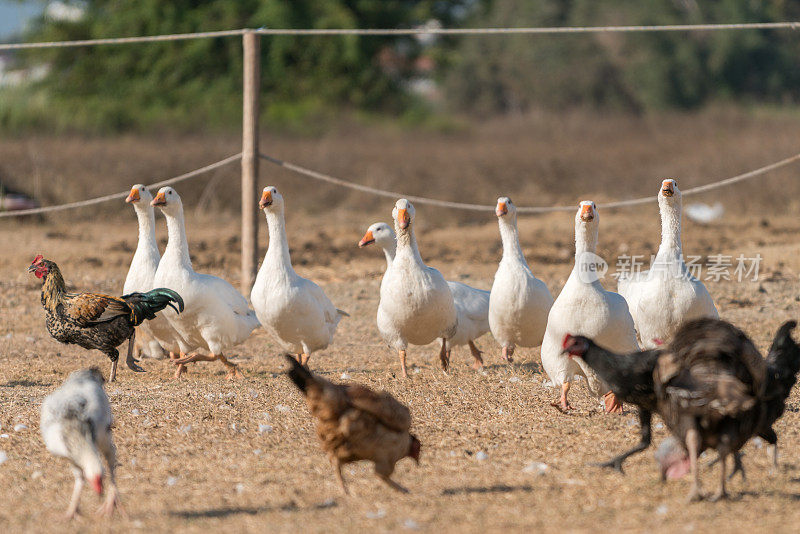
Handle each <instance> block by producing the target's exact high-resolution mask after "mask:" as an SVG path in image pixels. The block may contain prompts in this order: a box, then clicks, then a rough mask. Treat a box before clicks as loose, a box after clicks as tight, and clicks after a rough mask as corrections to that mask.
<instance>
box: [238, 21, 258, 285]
mask: <svg viewBox="0 0 800 534" xmlns="http://www.w3.org/2000/svg"><path fill="white" fill-rule="evenodd" d="M242 45H243V46H244V84H243V86H244V87H243V96H244V99H243V100H244V103H243V106H242V278H241V289H242V293H244V296H245V298H249V296H250V289H251V288H252V287H253V282H254V281H255V275H256V267H257V266H258V260H257V258H256V255H257V252H258V210H257V209H256V206H257V205H258V198H257V196H256V195H257V194H258V193H257V191H256V186H257V183H258V160H259V149H258V115H259V96H260V93H261V91H260V89H261V36H260V35H258V34H257V33H253V32H246V33H245V34H244V35H243V36H242Z"/></svg>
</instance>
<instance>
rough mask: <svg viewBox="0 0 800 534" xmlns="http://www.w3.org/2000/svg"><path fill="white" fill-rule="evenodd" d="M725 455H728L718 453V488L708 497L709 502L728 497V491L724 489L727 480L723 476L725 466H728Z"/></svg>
mask: <svg viewBox="0 0 800 534" xmlns="http://www.w3.org/2000/svg"><path fill="white" fill-rule="evenodd" d="M727 456H728V455H727V454H723V453H720V455H719V469H720V478H719V489H718V490H717V492H716V493H715V494H714V495H712V496H711V497H710V498H709V500H710V501H711V502H716V501H719V500H721V499H727V498H728V492H727V490H726V489H725V482H726V481H727V477H726V476H725V473H726V468H727V466H728V463H727V462H726V461H725V460H727Z"/></svg>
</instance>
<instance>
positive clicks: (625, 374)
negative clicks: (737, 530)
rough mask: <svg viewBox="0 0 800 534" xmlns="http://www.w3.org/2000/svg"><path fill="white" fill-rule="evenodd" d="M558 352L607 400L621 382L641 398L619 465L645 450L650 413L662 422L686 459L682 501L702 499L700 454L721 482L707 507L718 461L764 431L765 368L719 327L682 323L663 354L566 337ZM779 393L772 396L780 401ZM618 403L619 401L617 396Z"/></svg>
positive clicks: (737, 333) (726, 327) (738, 334)
mask: <svg viewBox="0 0 800 534" xmlns="http://www.w3.org/2000/svg"><path fill="white" fill-rule="evenodd" d="M782 328H783V327H782ZM779 334H780V331H779ZM563 346H564V351H565V352H568V353H569V354H570V355H571V356H575V357H580V358H583V360H584V361H585V362H586V363H587V364H588V365H589V366H590V367H592V369H594V370H595V372H597V374H598V375H599V376H600V377H601V378H602V379H603V380H605V381H606V382H607V383H608V384H610V385H611V387H612V390H614V391H615V393H616V390H615V389H614V388H619V387H620V384H625V383H627V384H628V388H629V389H635V390H637V391H639V392H640V394H641V398H640V399H639V401H638V402H637V401H636V400H632V401H631V402H633V403H634V404H637V405H638V406H639V409H640V413H645V414H647V416H646V417H645V418H643V423H644V422H645V421H646V422H647V423H648V424H647V429H646V430H645V428H644V424H643V428H642V443H640V445H639V446H637V448H635V449H634V450H632V451H629V452H628V453H625V454H623V455H621V456H620V457H618V458H621V460H624V458H625V457H626V456H628V455H630V454H632V453H633V452H638V451H637V450H636V449H638V450H643V449H644V448H646V446H647V445H649V435H650V429H649V415H650V414H651V413H652V412H653V411H655V412H656V413H658V414H659V415H660V416H661V417H662V418H663V419H664V422H665V423H666V425H667V427H668V428H669V429H670V431H671V432H672V433H673V435H675V437H676V438H678V440H679V442H680V443H681V445H682V446H683V448H684V450H686V451H687V452H688V455H689V462H690V468H691V471H692V475H693V477H694V483H693V485H692V489H691V490H690V492H689V500H699V499H701V498H702V494H701V492H700V481H699V471H698V467H697V457H698V455H699V454H700V453H701V452H703V451H704V450H706V449H716V451H717V452H718V454H719V457H720V460H721V461H720V465H721V474H722V476H721V479H720V487H719V491H717V493H716V494H715V495H714V496H713V497H712V500H717V499H720V498H725V497H727V493H726V490H725V481H726V476H725V459H726V458H727V456H729V455H734V459H735V458H736V456H737V453H738V451H739V450H740V449H741V447H742V446H743V445H744V444H745V443H746V442H747V440H748V439H750V437H751V436H753V435H755V434H757V433H759V432H762V431H766V430H767V428H769V429H771V422H770V421H769V418H768V416H767V413H768V412H769V406H770V403H769V402H768V400H767V398H768V396H767V394H766V392H767V384H768V377H767V363H766V362H765V360H764V359H763V358H762V357H761V355H760V354H759V353H758V350H757V349H756V348H755V346H754V345H753V343H752V342H751V341H750V340H749V339H748V338H747V336H746V335H745V334H744V333H743V332H742V331H741V330H739V329H737V328H736V327H734V326H733V325H731V324H729V323H726V322H725V321H720V320H718V319H709V318H705V319H698V320H694V321H689V322H687V323H685V324H684V325H683V326H682V327H681V328H680V329H679V330H678V332H676V334H675V339H674V340H673V341H672V343H671V344H670V345H669V346H667V347H665V348H664V349H663V350H655V351H646V352H643V353H634V354H629V355H619V354H614V353H612V352H609V351H607V350H605V349H603V348H601V347H598V346H597V345H595V344H594V343H593V342H592V341H591V340H590V339H587V338H585V337H582V336H570V335H567V336H566V337H565V339H564V345H563ZM638 358H640V359H638ZM634 363H636V364H639V365H640V367H641V370H640V372H638V373H635V372H633V370H632V369H633V368H634V367H635V366H634ZM782 368H784V367H783V365H782ZM651 389H652V393H651ZM787 394H788V391H786V392H781V393H780V395H783V400H785V395H787ZM621 396H622V397H623V398H624V397H625V395H624V393H623V395H621ZM781 402H782V401H781ZM654 407H655V410H653V408H654ZM774 413H777V411H774ZM645 438H647V440H645ZM645 441H647V444H644V442H645ZM642 445H644V446H642ZM615 460H617V459H614V460H612V461H611V462H608V463H607V464H606V465H610V466H613V467H617V468H621V460H620V461H619V462H618V464H617V465H615Z"/></svg>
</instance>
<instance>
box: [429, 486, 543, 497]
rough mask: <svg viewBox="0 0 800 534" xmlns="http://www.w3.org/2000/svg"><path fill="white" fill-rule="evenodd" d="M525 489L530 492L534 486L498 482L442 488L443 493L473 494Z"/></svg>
mask: <svg viewBox="0 0 800 534" xmlns="http://www.w3.org/2000/svg"><path fill="white" fill-rule="evenodd" d="M517 491H523V492H525V493H530V492H531V491H533V486H530V485H528V484H524V485H520V486H507V485H505V484H496V485H494V486H472V487H469V486H464V487H460V488H445V489H443V490H442V495H472V494H476V493H477V494H487V493H514V492H517Z"/></svg>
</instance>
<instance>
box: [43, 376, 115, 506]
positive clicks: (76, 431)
mask: <svg viewBox="0 0 800 534" xmlns="http://www.w3.org/2000/svg"><path fill="white" fill-rule="evenodd" d="M111 423H112V416H111V406H110V405H109V402H108V396H107V395H106V392H105V391H104V390H103V375H101V374H100V371H99V370H98V369H97V368H96V367H93V368H91V369H83V370H81V371H75V372H73V373H72V374H70V375H69V377H67V379H66V380H65V381H64V383H63V384H62V385H61V387H59V388H58V389H57V390H55V391H54V392H52V393H51V394H50V395H48V396H47V397H46V398H45V399H44V402H42V414H41V423H40V428H41V432H42V438H43V439H44V444H45V446H46V447H47V450H48V451H50V452H51V453H53V454H54V455H55V456H60V457H63V458H66V459H68V460H69V461H70V462H71V463H72V470H73V473H74V475H75V488H74V489H73V491H72V498H71V499H70V501H69V506H68V507H67V518H69V519H74V518H75V517H76V516H77V515H78V503H79V502H80V498H81V490H82V489H83V484H84V480H85V481H86V482H88V483H89V484H90V485H91V486H92V489H93V490H94V491H95V492H96V493H97V494H98V495H101V494H102V493H103V462H102V459H101V457H102V458H105V460H106V464H107V465H108V470H109V475H110V477H109V478H110V483H109V488H108V493H107V495H106V500H105V503H104V504H103V505H102V506H101V507H100V510H99V511H100V512H102V513H104V514H106V515H111V514H112V513H113V511H114V509H115V508H119V509H120V511H122V509H121V508H120V504H119V493H118V491H117V485H116V476H115V472H116V466H117V457H116V448H115V447H114V440H113V438H112V436H111ZM101 455H102V456H101Z"/></svg>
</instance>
